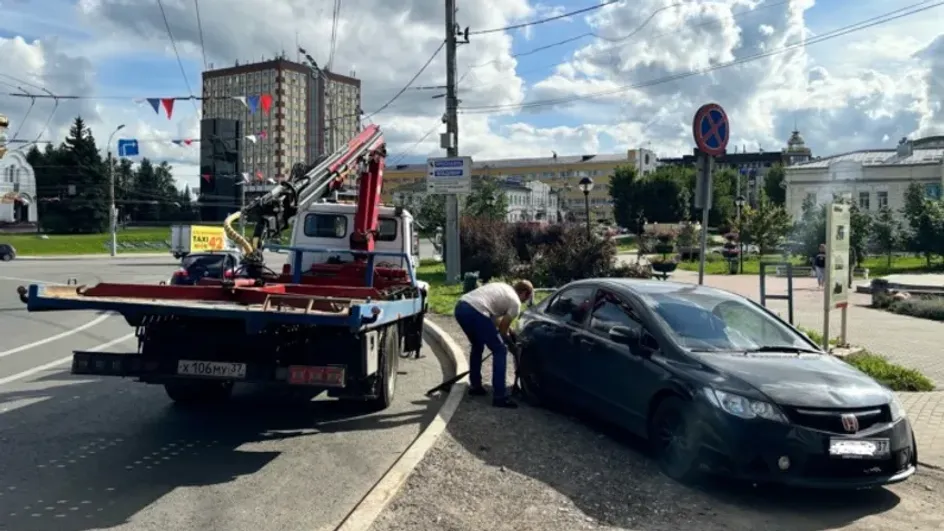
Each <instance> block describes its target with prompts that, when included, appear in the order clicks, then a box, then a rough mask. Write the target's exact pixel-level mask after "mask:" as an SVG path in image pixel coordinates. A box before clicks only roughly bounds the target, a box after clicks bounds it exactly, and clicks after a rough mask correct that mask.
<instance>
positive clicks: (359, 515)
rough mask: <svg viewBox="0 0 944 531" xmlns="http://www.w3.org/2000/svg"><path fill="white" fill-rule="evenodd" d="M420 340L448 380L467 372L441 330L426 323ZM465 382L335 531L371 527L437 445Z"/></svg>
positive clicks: (462, 359) (361, 530)
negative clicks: (430, 348)
mask: <svg viewBox="0 0 944 531" xmlns="http://www.w3.org/2000/svg"><path fill="white" fill-rule="evenodd" d="M423 337H424V339H425V340H426V342H427V343H429V345H430V346H431V347H432V349H433V353H434V354H435V355H436V357H437V358H438V359H439V363H440V364H441V365H442V366H443V368H444V369H446V371H445V372H446V373H447V374H448V376H453V375H456V374H460V373H463V372H466V371H468V370H469V362H468V361H467V360H466V357H465V354H464V353H463V350H462V348H461V347H459V345H458V344H457V343H456V342H455V340H453V339H452V337H450V336H449V334H447V333H446V332H445V331H444V330H443V329H442V328H440V327H439V326H437V325H436V324H435V323H432V322H430V321H429V320H426V322H425V324H424V328H423ZM467 387H468V378H463V379H462V380H460V381H459V382H458V383H456V384H455V385H453V386H452V389H451V390H450V391H449V395H448V396H447V397H446V400H445V402H444V403H443V405H442V407H441V408H440V409H439V413H438V414H437V415H436V416H435V417H434V418H433V420H432V421H430V423H429V425H428V426H426V429H424V430H423V432H422V433H420V434H419V436H417V438H416V439H414V440H413V443H412V444H410V446H409V447H408V448H407V449H406V451H405V452H403V454H402V455H400V457H399V458H398V459H397V461H396V462H395V463H394V464H393V466H391V467H390V469H389V470H387V472H386V473H385V474H384V476H383V477H382V478H380V480H379V481H378V482H377V483H375V484H374V486H373V487H372V488H371V489H370V491H369V492H368V493H367V495H366V496H364V498H363V499H361V501H360V503H358V504H357V506H356V507H355V508H354V510H352V511H351V512H350V513H349V514H348V515H347V517H346V518H345V519H344V520H343V521H342V522H341V525H339V526H338V527H337V528H336V530H337V531H367V530H368V529H370V527H371V526H372V525H373V524H374V522H375V521H376V520H377V518H378V517H379V516H380V514H381V513H382V512H383V510H384V509H386V508H387V506H388V505H389V504H390V502H391V501H393V498H394V497H395V496H396V495H397V493H398V492H400V489H402V488H403V486H404V485H405V484H406V480H407V478H409V477H410V474H412V473H413V470H414V469H415V468H416V467H417V465H419V464H420V461H422V460H423V457H425V456H426V452H428V451H429V449H430V448H432V447H433V445H434V444H436V441H437V440H439V436H440V435H442V433H443V432H444V431H445V430H446V425H447V424H449V421H450V420H452V416H453V415H455V413H456V410H458V409H459V404H460V402H462V399H463V397H465V394H466V389H467Z"/></svg>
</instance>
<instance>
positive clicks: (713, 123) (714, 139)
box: [692, 103, 731, 157]
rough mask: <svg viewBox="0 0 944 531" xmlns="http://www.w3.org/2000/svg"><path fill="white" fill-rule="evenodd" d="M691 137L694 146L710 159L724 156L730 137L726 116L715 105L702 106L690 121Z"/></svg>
mask: <svg viewBox="0 0 944 531" xmlns="http://www.w3.org/2000/svg"><path fill="white" fill-rule="evenodd" d="M692 136H693V137H694V138H695V146H697V147H698V149H699V150H700V151H702V152H703V153H705V154H707V155H708V156H711V157H718V156H720V155H724V152H725V149H727V147H728V139H729V138H730V137H731V125H730V124H729V123H728V115H727V113H725V112H724V109H722V108H721V106H720V105H718V104H717V103H708V104H705V105H702V106H701V107H699V108H698V111H696V112H695V119H694V120H693V121H692Z"/></svg>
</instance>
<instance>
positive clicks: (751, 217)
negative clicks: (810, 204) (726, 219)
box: [732, 189, 825, 254]
mask: <svg viewBox="0 0 944 531" xmlns="http://www.w3.org/2000/svg"><path fill="white" fill-rule="evenodd" d="M759 195H760V197H758V200H757V206H756V207H751V206H749V205H747V206H745V207H744V208H743V209H742V210H741V221H740V224H739V226H738V223H736V222H735V223H733V224H732V225H733V226H735V227H736V228H737V229H738V233H739V234H740V236H741V241H742V242H744V243H750V244H754V245H756V246H758V247H759V248H760V252H761V254H767V253H770V252H771V251H773V250H774V249H776V248H777V247H778V246H779V245H780V243H781V242H782V241H783V239H784V238H785V237H786V235H787V233H788V232H790V226H791V224H792V223H791V220H790V214H788V213H787V211H786V209H785V208H784V207H783V206H782V205H778V204H776V203H774V202H773V201H772V200H771V199H770V198H769V197H767V194H766V193H765V192H764V190H763V189H762V190H760V193H759ZM824 230H825V229H824Z"/></svg>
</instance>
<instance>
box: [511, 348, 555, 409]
mask: <svg viewBox="0 0 944 531" xmlns="http://www.w3.org/2000/svg"><path fill="white" fill-rule="evenodd" d="M517 370H518V377H519V379H520V384H519V385H520V386H521V393H522V395H523V396H524V399H525V400H526V401H527V402H528V403H529V404H530V405H532V406H535V407H549V406H550V405H551V403H550V396H549V395H548V392H547V386H546V384H545V381H544V378H542V376H541V373H542V372H543V371H542V370H541V367H540V361H539V360H538V357H537V356H536V355H535V353H534V352H533V351H528V350H527V349H522V350H521V353H520V354H519V355H518V367H517Z"/></svg>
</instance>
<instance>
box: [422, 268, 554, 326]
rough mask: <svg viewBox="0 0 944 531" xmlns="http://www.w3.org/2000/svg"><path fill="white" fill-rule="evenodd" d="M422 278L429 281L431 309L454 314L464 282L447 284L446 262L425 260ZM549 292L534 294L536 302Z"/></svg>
mask: <svg viewBox="0 0 944 531" xmlns="http://www.w3.org/2000/svg"><path fill="white" fill-rule="evenodd" d="M416 275H417V277H418V278H419V279H420V280H423V281H426V282H429V311H431V312H432V313H438V314H443V315H452V311H453V310H454V309H455V307H456V302H458V300H459V297H461V296H462V284H461V283H460V284H456V285H454V286H447V285H446V264H444V263H442V262H434V261H428V260H424V261H423V262H422V263H421V264H420V267H419V268H418V269H417V271H416ZM548 295H550V293H548V292H543V291H539V292H537V293H535V294H534V302H535V304H537V303H539V302H541V301H542V300H544V299H545V298H547V296H548Z"/></svg>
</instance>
